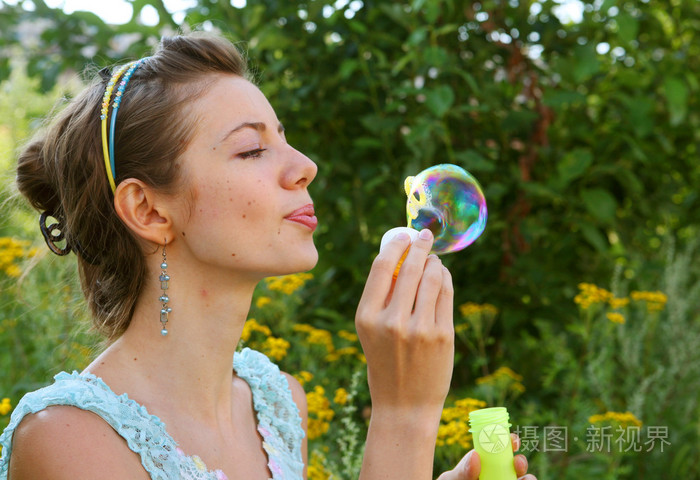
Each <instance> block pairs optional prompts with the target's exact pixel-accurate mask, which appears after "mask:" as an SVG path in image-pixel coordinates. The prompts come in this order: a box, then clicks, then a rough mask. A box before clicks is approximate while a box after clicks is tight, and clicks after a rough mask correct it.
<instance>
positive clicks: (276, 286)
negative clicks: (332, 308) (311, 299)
mask: <svg viewBox="0 0 700 480" xmlns="http://www.w3.org/2000/svg"><path fill="white" fill-rule="evenodd" d="M312 278H314V276H313V275H312V274H310V273H294V274H291V275H284V276H281V277H270V278H266V279H265V283H266V284H267V288H269V289H270V290H276V291H279V292H282V293H284V294H286V295H291V294H292V293H294V292H296V291H297V290H299V289H300V288H301V287H303V286H304V284H305V283H306V281H307V280H310V279H312Z"/></svg>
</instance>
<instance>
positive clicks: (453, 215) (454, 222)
mask: <svg viewBox="0 0 700 480" xmlns="http://www.w3.org/2000/svg"><path fill="white" fill-rule="evenodd" d="M404 188H405V190H406V195H407V196H408V200H407V202H406V217H407V219H408V226H409V227H411V228H414V229H416V230H422V229H424V228H428V229H430V230H431V231H432V232H433V235H434V236H435V242H434V243H433V253H437V254H441V253H451V252H458V251H460V250H462V249H464V248H466V247H468V246H469V245H471V244H472V243H473V242H474V240H476V239H477V238H479V235H481V234H482V232H483V231H484V228H485V227H486V217H487V211H486V199H485V198H484V193H483V192H482V190H481V186H480V185H479V182H477V181H476V179H475V178H474V177H473V176H471V174H469V172H467V171H466V170H464V169H463V168H461V167H458V166H457V165H451V164H441V165H435V166H434V167H430V168H428V169H426V170H423V171H422V172H421V173H419V174H418V175H416V176H415V177H408V178H407V179H406V181H405V182H404Z"/></svg>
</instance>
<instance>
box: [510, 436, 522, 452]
mask: <svg viewBox="0 0 700 480" xmlns="http://www.w3.org/2000/svg"><path fill="white" fill-rule="evenodd" d="M510 443H511V444H512V445H513V451H514V452H517V451H518V450H520V436H518V434H517V433H511V434H510Z"/></svg>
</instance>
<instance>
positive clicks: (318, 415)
mask: <svg viewBox="0 0 700 480" xmlns="http://www.w3.org/2000/svg"><path fill="white" fill-rule="evenodd" d="M325 394H326V391H325V390H324V388H323V387H321V386H320V385H317V386H316V387H314V390H313V391H312V392H308V393H307V394H306V403H307V404H308V409H309V423H308V435H309V440H313V439H315V438H318V437H320V436H321V435H323V434H324V433H326V432H327V431H328V428H329V427H330V421H331V420H332V419H333V417H334V416H335V412H334V411H333V410H332V409H331V408H330V407H331V402H330V401H329V400H328V398H326V395H325Z"/></svg>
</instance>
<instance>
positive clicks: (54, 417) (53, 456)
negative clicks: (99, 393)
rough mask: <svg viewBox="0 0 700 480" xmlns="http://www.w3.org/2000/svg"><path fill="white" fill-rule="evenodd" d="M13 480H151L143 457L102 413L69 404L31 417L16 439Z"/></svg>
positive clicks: (23, 422)
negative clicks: (126, 479)
mask: <svg viewBox="0 0 700 480" xmlns="http://www.w3.org/2000/svg"><path fill="white" fill-rule="evenodd" d="M9 474H10V475H9V478H10V479H11V480H23V479H34V478H47V479H52V480H68V479H70V480H81V479H94V478H102V479H117V478H120V479H123V478H130V479H148V478H150V477H149V475H148V473H146V471H145V470H144V468H143V467H142V466H141V460H140V458H139V456H138V455H137V454H136V453H134V452H132V451H131V450H129V447H128V446H127V444H126V441H125V440H124V439H123V438H122V437H120V436H119V434H117V432H116V431H114V429H112V427H111V426H110V425H109V424H108V423H107V422H105V421H104V420H103V419H101V418H100V417H99V416H98V415H96V414H94V413H92V412H89V411H86V410H81V409H79V408H77V407H70V406H53V407H48V408H46V409H44V410H42V411H40V412H38V413H35V414H33V415H27V416H26V417H25V418H24V419H23V420H22V422H21V423H20V424H19V426H18V427H17V430H15V433H14V435H13V439H12V455H11V458H10V471H9Z"/></svg>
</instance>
